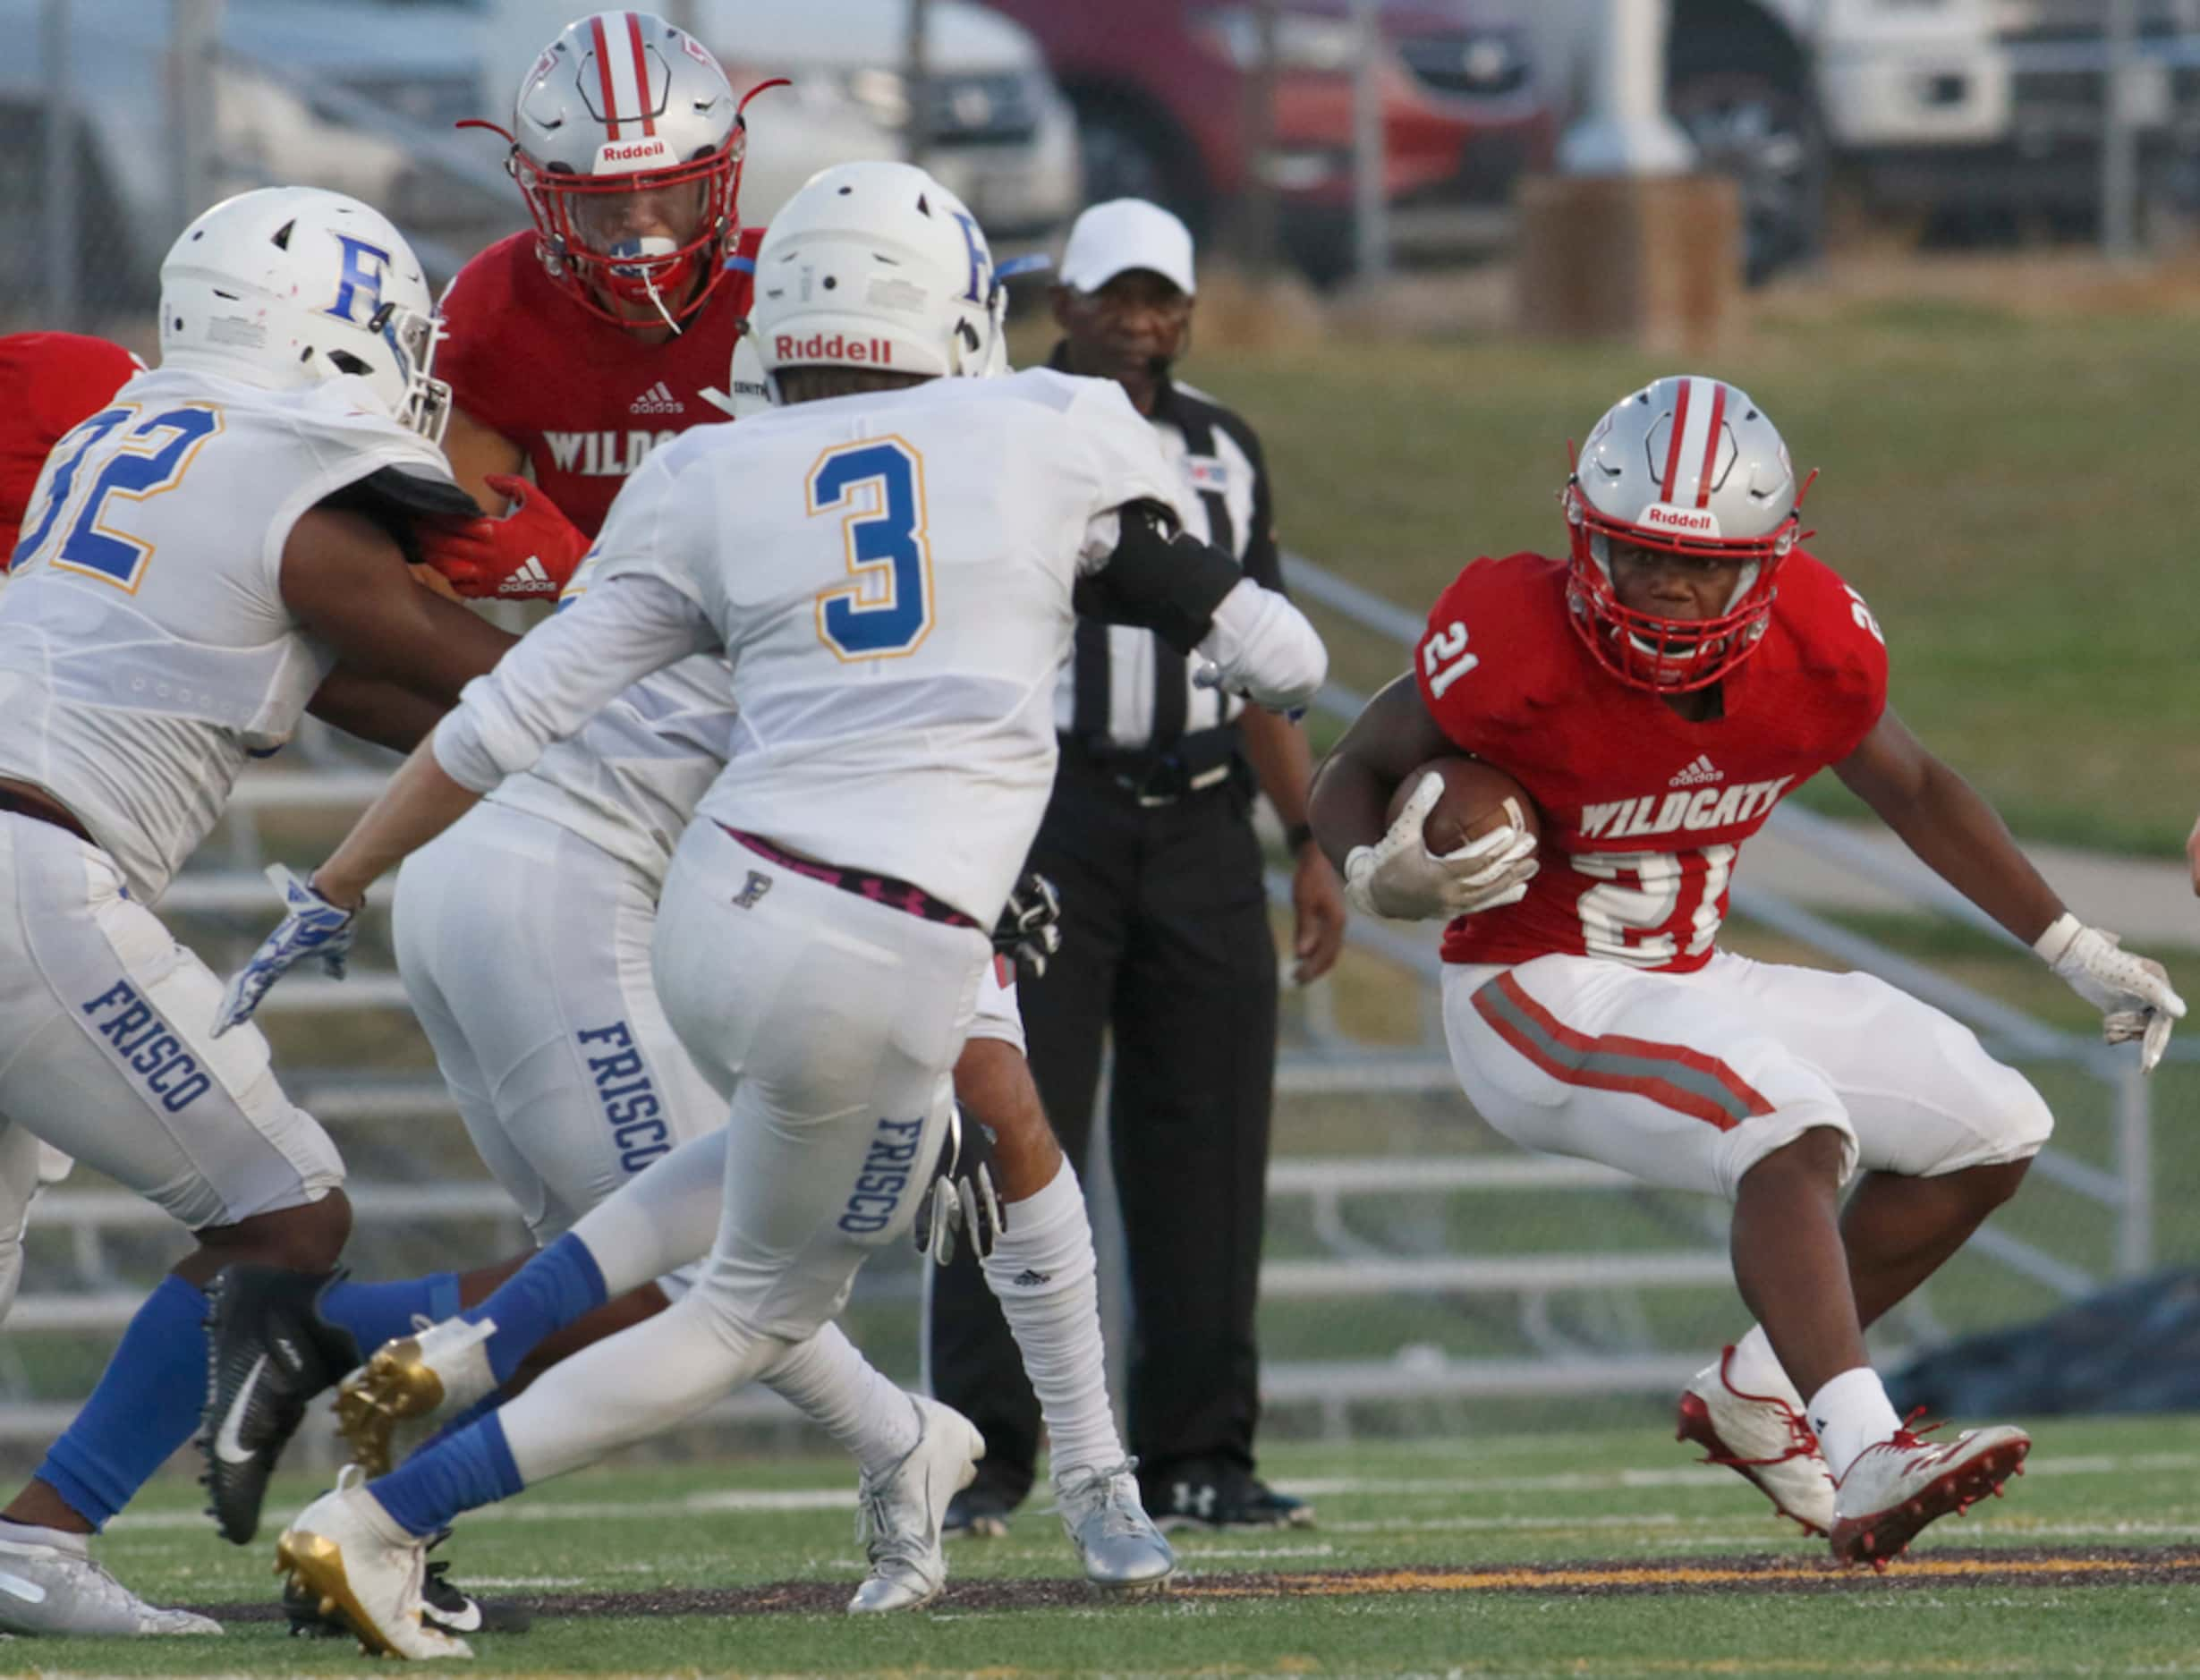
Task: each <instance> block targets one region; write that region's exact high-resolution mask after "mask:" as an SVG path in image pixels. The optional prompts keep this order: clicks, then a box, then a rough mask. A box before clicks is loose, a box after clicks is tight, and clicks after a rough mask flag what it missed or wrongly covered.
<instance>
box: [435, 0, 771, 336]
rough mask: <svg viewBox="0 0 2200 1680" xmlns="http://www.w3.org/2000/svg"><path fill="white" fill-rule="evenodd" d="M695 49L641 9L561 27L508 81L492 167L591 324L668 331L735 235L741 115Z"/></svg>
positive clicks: (713, 273)
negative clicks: (500, 144)
mask: <svg viewBox="0 0 2200 1680" xmlns="http://www.w3.org/2000/svg"><path fill="white" fill-rule="evenodd" d="M778 85H781V84H779V83H777V82H765V83H762V84H761V85H760V87H757V88H753V89H750V91H749V94H748V95H747V97H746V98H742V99H741V100H739V101H736V100H735V98H734V90H733V88H732V86H731V85H730V84H729V83H728V82H727V81H726V72H724V71H723V70H721V69H719V68H718V60H717V59H715V58H713V57H712V56H711V55H710V54H709V50H708V49H707V48H705V47H703V45H702V43H701V42H700V41H698V40H696V39H695V38H694V37H693V36H692V35H689V34H688V33H687V32H686V31H685V30H678V29H675V28H674V27H673V26H672V25H671V24H669V23H667V22H666V21H665V20H664V19H663V18H661V17H658V15H657V14H656V13H650V12H599V13H596V14H595V15H594V16H592V17H586V18H582V20H581V21H579V22H577V23H573V24H569V25H567V26H566V28H565V31H564V32H563V33H562V34H560V35H559V36H558V38H556V40H554V41H552V42H551V43H550V44H549V46H548V47H545V48H544V49H543V50H542V53H541V55H540V56H539V57H538V58H537V59H536V60H535V63H534V67H533V68H532V69H531V70H530V71H529V72H527V75H526V78H525V79H524V80H523V81H522V82H521V83H520V91H519V98H518V99H517V100H516V101H515V102H514V108H513V116H512V130H513V132H508V133H507V132H505V130H503V129H501V128H498V127H497V125H496V124H495V123H482V122H476V123H471V124H465V123H462V124H461V126H462V127H467V126H471V127H478V128H486V129H489V130H491V131H492V132H496V133H498V134H503V135H504V137H505V140H508V141H510V142H511V145H512V151H511V155H510V157H509V158H508V159H507V161H506V164H505V167H506V168H507V169H509V170H510V171H511V173H512V176H513V178H514V180H515V181H517V182H519V185H520V191H521V192H522V194H523V195H524V196H525V198H526V199H527V208H528V211H529V213H530V214H531V215H532V216H533V217H534V219H535V228H536V231H537V233H538V234H539V238H538V239H537V241H536V249H537V250H538V252H539V254H540V256H541V258H542V262H543V266H544V267H546V268H547V269H548V271H549V274H550V277H551V278H552V279H553V280H555V281H556V282H557V284H559V285H560V286H562V287H563V288H564V289H565V291H566V292H567V293H569V294H571V296H572V297H573V301H575V302H577V303H579V304H580V305H581V306H582V308H583V309H585V310H588V311H589V312H590V314H592V315H597V316H600V317H602V318H604V319H606V320H608V321H614V322H616V323H617V324H618V325H619V326H622V327H657V326H660V325H662V326H668V327H678V326H680V325H681V324H682V323H684V322H685V321H686V320H687V319H688V318H690V317H691V316H692V315H693V314H694V313H695V311H696V310H699V309H701V307H702V304H703V301H704V299H706V298H708V297H709V295H710V293H711V290H712V288H713V287H715V286H716V285H717V284H718V280H719V278H720V277H721V276H723V275H724V274H725V272H726V258H727V256H728V255H729V254H730V253H731V252H732V250H733V245H734V241H735V236H736V235H737V234H738V233H739V231H740V222H739V216H738V202H739V198H740V191H741V165H742V157H743V149H744V143H745V140H746V135H747V125H746V123H744V121H743V117H742V111H743V107H745V106H747V104H748V102H749V99H751V98H755V96H756V95H757V94H758V93H760V92H761V91H762V90H763V89H764V88H768V87H775V86H778Z"/></svg>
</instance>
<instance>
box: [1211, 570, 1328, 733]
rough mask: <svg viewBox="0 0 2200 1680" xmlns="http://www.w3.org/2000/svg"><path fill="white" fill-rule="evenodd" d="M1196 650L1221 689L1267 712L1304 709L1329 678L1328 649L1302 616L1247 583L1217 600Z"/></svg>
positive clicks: (1240, 582)
mask: <svg viewBox="0 0 2200 1680" xmlns="http://www.w3.org/2000/svg"><path fill="white" fill-rule="evenodd" d="M1198 650H1199V651H1200V652H1201V653H1202V654H1203V655H1204V656H1206V657H1207V658H1210V659H1212V660H1213V661H1214V662H1215V665H1216V666H1217V667H1218V668H1219V670H1220V672H1221V674H1222V683H1223V686H1224V687H1226V688H1230V689H1234V690H1236V692H1238V693H1241V694H1243V695H1244V696H1246V697H1247V698H1248V699H1250V700H1253V701H1254V702H1255V703H1256V704H1259V705H1261V706H1265V707H1267V708H1269V709H1270V711H1279V712H1280V711H1295V710H1297V709H1298V708H1301V707H1303V706H1305V705H1306V704H1307V703H1308V702H1309V701H1311V700H1312V699H1313V697H1314V696H1315V694H1316V693H1318V692H1320V691H1321V684H1322V682H1323V681H1324V679H1326V678H1327V677H1328V675H1329V649H1327V648H1324V647H1323V646H1322V645H1321V635H1320V633H1319V632H1316V630H1315V629H1314V627H1313V626H1312V624H1308V623H1307V622H1306V615H1304V613H1302V612H1300V611H1299V609H1298V608H1297V607H1294V606H1292V605H1291V603H1290V602H1289V601H1287V600H1286V599H1285V598H1283V597H1282V596H1280V595H1278V594H1277V593H1276V591H1275V590H1264V589H1262V588H1261V586H1260V585H1259V584H1258V583H1255V582H1254V581H1253V580H1252V579H1251V578H1241V579H1239V580H1238V582H1237V586H1236V588H1235V589H1233V590H1231V591H1230V592H1229V593H1228V594H1227V595H1226V596H1224V597H1223V598H1222V603H1221V605H1220V606H1219V607H1216V608H1215V610H1214V624H1213V627H1212V628H1211V629H1210V630H1209V631H1208V632H1207V634H1206V637H1205V639H1204V640H1202V641H1201V642H1200V644H1199V649H1198Z"/></svg>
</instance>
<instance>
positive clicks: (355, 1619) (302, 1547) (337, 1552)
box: [275, 1529, 404, 1657]
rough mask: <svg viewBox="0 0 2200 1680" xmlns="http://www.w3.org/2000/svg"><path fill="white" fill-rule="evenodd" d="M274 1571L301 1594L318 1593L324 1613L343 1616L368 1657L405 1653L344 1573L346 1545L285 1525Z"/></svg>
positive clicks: (392, 1655)
mask: <svg viewBox="0 0 2200 1680" xmlns="http://www.w3.org/2000/svg"><path fill="white" fill-rule="evenodd" d="M275 1573H276V1574H278V1575H288V1576H289V1577H290V1579H291V1580H292V1582H293V1583H295V1585H296V1586H297V1588H298V1591H299V1592H300V1594H301V1596H307V1595H313V1594H318V1595H319V1608H320V1612H321V1614H322V1615H323V1616H341V1617H343V1618H344V1625H345V1626H347V1627H349V1628H350V1629H351V1630H352V1632H353V1633H354V1634H355V1635H357V1637H358V1639H359V1648H360V1650H362V1651H364V1652H365V1653H366V1654H367V1655H368V1656H369V1657H402V1656H403V1655H404V1653H403V1651H401V1650H398V1649H397V1647H396V1646H395V1645H393V1644H391V1643H390V1642H389V1641H388V1640H386V1639H385V1638H384V1637H383V1636H382V1634H381V1633H380V1631H379V1630H378V1629H377V1628H376V1626H375V1625H374V1618H373V1617H372V1616H369V1615H368V1614H367V1612H366V1611H365V1610H364V1609H363V1608H361V1606H360V1602H359V1600H358V1599H356V1598H355V1597H353V1593H352V1583H351V1582H350V1580H349V1579H348V1578H346V1576H345V1575H344V1548H342V1547H340V1546H338V1545H337V1544H336V1541H334V1540H330V1539H328V1538H327V1536H326V1535H322V1534H301V1533H299V1532H297V1531H296V1530H295V1529H285V1530H284V1532H283V1538H282V1539H281V1540H277V1541H276V1543H275Z"/></svg>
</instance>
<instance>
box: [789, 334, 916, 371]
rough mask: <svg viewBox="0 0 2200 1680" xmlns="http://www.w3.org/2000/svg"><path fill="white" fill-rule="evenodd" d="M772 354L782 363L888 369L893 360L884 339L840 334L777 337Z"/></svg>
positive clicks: (889, 342)
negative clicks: (856, 363)
mask: <svg viewBox="0 0 2200 1680" xmlns="http://www.w3.org/2000/svg"><path fill="white" fill-rule="evenodd" d="M771 346H772V352H773V354H774V355H776V356H777V358H778V359H779V361H781V362H783V363H784V362H789V361H840V362H847V361H869V362H875V363H877V364H878V365H879V367H882V368H883V367H887V366H888V365H890V364H891V363H892V362H893V360H894V345H893V342H892V341H891V340H890V339H885V338H849V337H847V336H845V335H843V334H840V333H812V334H811V335H810V336H809V337H807V338H797V337H795V336H794V334H792V333H780V334H777V335H775V336H774V337H773V339H772V341H771Z"/></svg>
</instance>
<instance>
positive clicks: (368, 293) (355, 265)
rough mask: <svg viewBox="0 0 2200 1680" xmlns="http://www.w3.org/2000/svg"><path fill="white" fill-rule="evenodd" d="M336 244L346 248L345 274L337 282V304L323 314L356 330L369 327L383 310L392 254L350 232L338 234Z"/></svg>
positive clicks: (331, 305)
mask: <svg viewBox="0 0 2200 1680" xmlns="http://www.w3.org/2000/svg"><path fill="white" fill-rule="evenodd" d="M336 242H337V243H338V244H339V245H341V246H343V247H344V272H343V274H342V275H341V276H339V277H338V279H337V282H336V301H335V302H334V303H332V304H330V305H329V306H328V308H327V309H326V310H323V311H322V313H323V314H325V315H333V316H335V317H336V318H337V319H338V320H340V321H349V322H351V323H352V325H353V326H354V327H366V326H369V325H370V324H371V323H372V321H373V319H374V312H375V311H376V310H378V309H380V308H381V307H382V282H383V281H384V280H385V279H386V277H387V276H388V274H389V269H390V254H389V252H387V251H386V250H383V249H382V247H381V246H379V245H370V244H369V243H368V242H366V241H365V240H363V239H356V238H354V237H353V236H352V235H351V234H349V233H338V234H337V235H336ZM361 301H364V302H365V304H366V308H365V310H363V311H362V310H361V308H360V304H361Z"/></svg>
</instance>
